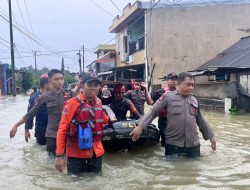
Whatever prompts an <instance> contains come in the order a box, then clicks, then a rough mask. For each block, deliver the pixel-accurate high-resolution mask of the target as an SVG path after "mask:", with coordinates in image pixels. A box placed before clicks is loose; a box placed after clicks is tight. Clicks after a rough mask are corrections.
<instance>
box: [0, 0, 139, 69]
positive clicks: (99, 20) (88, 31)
mask: <svg viewBox="0 0 250 190" xmlns="http://www.w3.org/2000/svg"><path fill="white" fill-rule="evenodd" d="M7 2H8V0H0V61H2V62H4V63H10V62H11V61H10V50H9V48H8V46H9V45H8V42H9V24H8V23H7V22H6V21H5V20H4V18H6V19H8V3H7ZM113 2H114V3H115V4H116V5H117V7H118V8H119V9H120V10H122V9H123V8H124V7H125V6H126V5H127V4H128V3H129V2H131V3H133V2H134V0H131V1H128V0H113ZM25 3H26V6H25ZM26 7H27V10H26ZM19 8H20V9H19ZM12 12H13V24H14V25H15V26H17V27H18V28H19V29H21V30H22V31H23V32H24V33H26V34H27V35H29V36H31V38H33V39H35V40H36V41H37V42H38V43H40V45H39V44H38V43H37V42H34V41H33V40H31V39H30V38H29V37H27V36H26V35H25V34H22V33H21V32H20V31H18V30H16V29H15V28H14V43H15V44H16V48H17V50H15V57H17V58H16V59H15V62H16V66H17V67H18V68H20V67H24V66H29V65H33V66H34V57H33V53H32V51H35V50H36V51H38V53H37V54H38V55H39V54H51V53H55V51H59V52H61V51H71V50H77V49H79V48H81V46H82V45H83V44H84V45H85V48H86V51H85V64H86V65H87V64H89V63H90V62H92V61H93V60H94V59H95V54H93V48H95V47H96V46H97V45H98V44H101V43H106V42H108V41H110V40H111V39H112V38H114V34H111V33H109V32H108V28H109V27H110V26H111V24H112V21H113V18H114V16H116V15H117V14H120V12H119V10H118V9H117V8H116V7H115V6H114V5H113V4H112V1H111V0H12ZM3 17H4V18H3ZM29 17H30V22H29ZM34 35H35V36H36V37H38V38H36V37H34ZM4 40H5V41H4ZM40 40H42V41H40ZM6 41H7V42H6ZM113 43H114V41H113ZM18 53H19V54H20V55H19V54H18ZM76 53H77V51H72V52H68V53H60V55H58V54H52V55H42V56H37V65H38V68H42V67H44V66H47V67H49V68H60V67H61V59H62V57H64V59H65V60H64V62H65V67H66V68H68V67H69V69H70V71H78V70H79V68H78V58H77V55H76ZM20 56H21V57H22V59H20V58H18V57H20Z"/></svg>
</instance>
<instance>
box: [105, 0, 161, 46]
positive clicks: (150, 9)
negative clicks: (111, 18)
mask: <svg viewBox="0 0 250 190" xmlns="http://www.w3.org/2000/svg"><path fill="white" fill-rule="evenodd" d="M160 1H161V0H158V1H157V2H156V3H155V4H154V5H152V6H151V7H150V8H149V9H147V10H146V11H145V13H144V14H142V15H141V16H140V17H139V18H137V19H136V20H135V21H133V22H132V24H130V26H133V25H134V24H135V23H137V22H138V21H139V20H140V19H141V18H143V17H144V16H145V15H146V14H147V13H148V12H149V11H152V9H153V8H154V7H155V6H156V5H157V4H158V3H159V2H160ZM147 34H149V33H147ZM147 34H145V35H147ZM120 35H121V33H119V34H117V35H116V36H115V37H114V38H112V39H111V40H109V41H107V42H106V43H104V45H106V44H108V43H110V42H112V41H113V40H115V39H116V38H118V37H119V36H120Z"/></svg>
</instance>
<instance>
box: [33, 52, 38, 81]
mask: <svg viewBox="0 0 250 190" xmlns="http://www.w3.org/2000/svg"><path fill="white" fill-rule="evenodd" d="M36 53H37V51H34V57H35V75H36V85H38V77H37V65H36Z"/></svg>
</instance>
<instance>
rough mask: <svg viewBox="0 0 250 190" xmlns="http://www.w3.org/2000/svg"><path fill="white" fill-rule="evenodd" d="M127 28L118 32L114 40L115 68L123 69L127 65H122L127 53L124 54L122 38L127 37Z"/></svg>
mask: <svg viewBox="0 0 250 190" xmlns="http://www.w3.org/2000/svg"><path fill="white" fill-rule="evenodd" d="M127 31H128V27H125V28H124V29H123V30H121V31H120V32H119V35H118V37H117V38H116V67H123V66H126V65H127V64H126V63H124V62H125V60H126V58H127V56H128V53H125V47H124V42H123V38H124V36H126V35H127Z"/></svg>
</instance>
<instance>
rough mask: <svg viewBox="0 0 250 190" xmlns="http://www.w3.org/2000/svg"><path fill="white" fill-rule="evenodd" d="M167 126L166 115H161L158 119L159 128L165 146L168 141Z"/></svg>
mask: <svg viewBox="0 0 250 190" xmlns="http://www.w3.org/2000/svg"><path fill="white" fill-rule="evenodd" d="M166 126H167V118H165V117H159V119H158V128H159V132H160V136H161V145H162V146H164V145H165V141H166V136H165V135H166V134H165V132H166Z"/></svg>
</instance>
